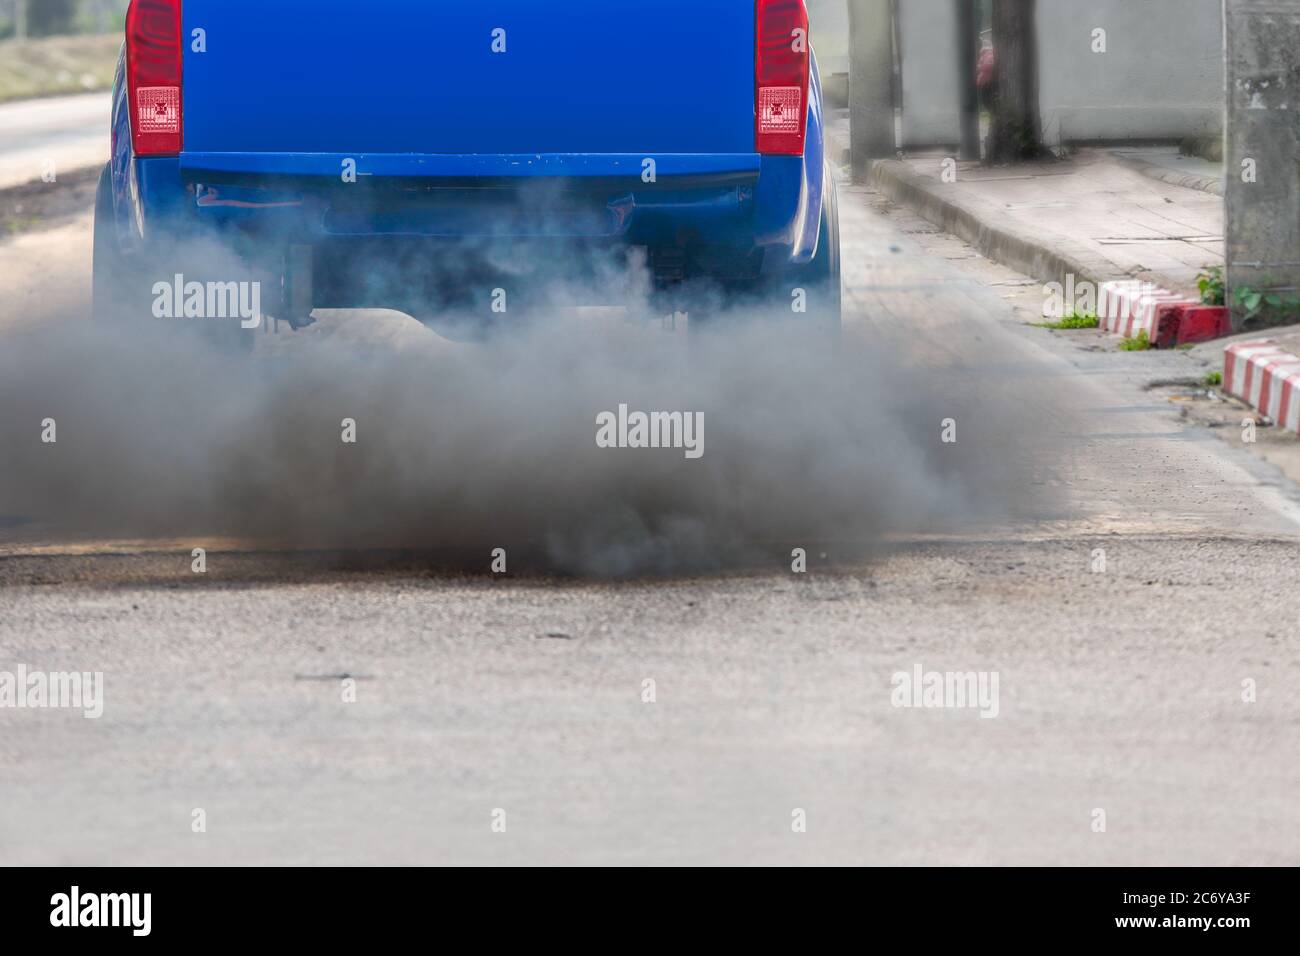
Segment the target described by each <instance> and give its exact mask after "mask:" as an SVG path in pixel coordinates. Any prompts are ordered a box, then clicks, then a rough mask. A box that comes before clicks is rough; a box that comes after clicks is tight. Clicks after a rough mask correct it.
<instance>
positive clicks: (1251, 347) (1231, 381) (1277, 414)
mask: <svg viewBox="0 0 1300 956" xmlns="http://www.w3.org/2000/svg"><path fill="white" fill-rule="evenodd" d="M1223 390H1224V391H1225V392H1227V393H1228V394H1229V395H1231V396H1233V397H1234V398H1239V399H1241V400H1242V401H1243V402H1245V403H1246V404H1247V405H1249V406H1250V407H1251V408H1254V409H1256V410H1257V411H1258V412H1259V413H1260V414H1261V415H1265V416H1267V417H1268V418H1271V419H1272V420H1273V422H1274V423H1275V424H1276V425H1277V426H1278V427H1279V428H1282V429H1285V430H1286V431H1289V432H1296V433H1297V434H1300V355H1296V354H1295V353H1294V352H1290V351H1288V350H1287V349H1284V348H1282V347H1281V346H1279V345H1278V344H1277V343H1276V342H1271V341H1268V340H1260V341H1255V342H1238V343H1236V344H1235V345H1229V346H1228V348H1227V349H1225V350H1224V353H1223Z"/></svg>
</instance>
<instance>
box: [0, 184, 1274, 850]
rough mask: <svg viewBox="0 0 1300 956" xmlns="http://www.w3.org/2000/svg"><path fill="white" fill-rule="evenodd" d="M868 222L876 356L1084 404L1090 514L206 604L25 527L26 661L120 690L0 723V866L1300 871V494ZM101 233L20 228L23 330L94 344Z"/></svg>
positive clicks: (343, 578)
mask: <svg viewBox="0 0 1300 956" xmlns="http://www.w3.org/2000/svg"><path fill="white" fill-rule="evenodd" d="M842 205H843V211H842V218H843V230H844V254H845V273H846V274H845V283H846V310H847V319H846V322H847V326H848V330H849V332H850V334H852V335H858V336H867V337H870V338H872V339H873V341H876V342H878V343H881V347H882V348H883V347H884V345H883V343H892V344H893V346H894V347H897V348H898V349H901V350H903V351H905V352H906V353H907V354H908V355H909V356H910V359H911V360H912V361H913V362H915V363H916V364H917V365H918V367H926V368H930V369H940V370H943V371H944V373H945V374H948V375H952V376H960V377H965V378H967V379H970V380H972V381H976V382H980V383H984V385H983V387H986V388H987V389H990V390H995V391H997V392H998V393H999V394H1001V395H1004V396H1006V397H1008V398H1010V399H1012V400H1014V402H1015V403H1016V404H1017V405H1021V406H1036V407H1042V408H1050V409H1051V411H1052V416H1051V422H1052V423H1053V424H1052V427H1054V428H1056V429H1058V431H1059V435H1058V436H1056V437H1057V438H1059V439H1060V441H1059V443H1058V444H1059V449H1060V455H1061V459H1060V461H1059V462H1057V464H1058V465H1059V466H1060V467H1059V469H1058V471H1057V477H1055V478H1052V479H1050V480H1049V486H1048V487H1047V489H1046V491H1047V493H1048V495H1049V496H1050V497H1052V498H1054V499H1055V500H1056V502H1057V503H1058V504H1059V506H1060V507H1059V510H1058V513H1057V514H1055V515H1054V516H1053V517H1051V518H1048V519H1041V520H1014V521H1006V522H1002V523H994V524H988V525H985V526H982V527H979V528H976V529H972V530H970V531H968V532H963V533H949V534H942V535H922V534H916V535H907V534H902V535H897V536H896V537H895V540H894V542H893V544H894V547H893V548H892V549H891V550H890V551H889V552H888V553H887V554H885V555H884V556H882V557H879V558H878V559H876V560H869V561H868V560H860V561H857V560H855V561H852V562H848V563H842V564H837V565H834V566H831V567H821V566H817V567H814V568H813V569H812V571H811V572H810V573H809V574H807V575H794V574H791V573H790V569H789V567H785V566H777V567H773V568H771V569H770V570H764V569H761V568H759V569H752V568H751V569H744V570H736V571H733V572H728V573H718V574H713V575H699V576H674V577H669V578H666V579H662V578H659V579H648V580H632V581H619V580H595V579H589V578H584V577H582V576H576V577H575V576H566V577H551V576H545V575H542V576H531V577H530V576H527V575H525V576H523V577H520V578H512V579H508V580H494V579H492V578H491V577H490V576H489V575H487V574H480V573H475V574H450V573H443V572H439V571H436V570H431V569H430V568H429V566H427V565H424V564H422V563H421V561H420V559H419V557H418V556H416V557H411V556H409V555H405V556H398V557H394V556H389V555H384V554H371V555H364V554H358V555H352V556H343V557H339V556H337V555H327V556H322V555H313V554H293V553H268V552H263V551H259V550H256V549H253V550H232V551H230V552H229V553H219V554H210V555H209V560H210V561H212V562H213V564H214V566H215V570H213V571H212V572H211V573H210V574H209V575H208V576H206V577H205V578H204V579H203V580H201V581H196V579H195V576H194V575H193V574H191V573H190V565H189V560H190V559H189V552H188V548H184V547H183V546H182V545H180V544H178V543H177V542H174V541H143V542H134V543H129V544H128V543H124V542H121V541H113V542H98V541H93V540H87V541H68V540H66V539H64V538H61V537H58V536H53V535H51V536H50V537H48V538H43V537H36V538H33V537H32V536H31V534H30V533H29V532H22V533H20V530H21V529H10V532H9V535H8V540H7V541H3V548H2V549H0V554H3V555H4V556H3V557H0V670H3V669H5V668H7V667H11V665H14V664H16V663H19V662H25V663H26V664H28V665H29V666H42V665H43V666H45V667H46V668H48V669H50V670H56V669H59V668H61V667H63V668H69V669H71V668H75V669H79V670H101V671H103V672H105V674H106V689H105V712H104V715H103V717H102V718H100V719H98V720H85V719H83V718H82V717H81V716H80V714H76V713H70V712H66V711H38V710H24V711H19V710H12V709H11V710H0V730H2V732H0V768H3V769H0V862H5V863H88V864H103V863H131V864H150V863H164V864H181V863H216V864H224V863H230V864H234V863H286V864H287V863H336V864H357V863H475V864H477V863H542V862H547V863H627V864H630V863H665V864H666V863H686V864H706V863H718V862H727V863H845V864H848V863H864V864H1030V863H1035V864H1049V865H1093V864H1124V865H1132V864H1146V865H1165V864H1169V865H1211V864H1232V865H1237V864H1253V865H1259V864H1291V865H1294V864H1296V863H1298V862H1300V843H1298V841H1297V836H1296V834H1297V832H1298V826H1300V801H1297V800H1296V797H1295V795H1296V794H1297V793H1298V792H1300V765H1298V764H1297V761H1296V760H1295V756H1296V752H1297V748H1296V728H1297V726H1298V725H1300V724H1298V721H1300V704H1298V703H1297V697H1296V691H1295V688H1296V687H1297V686H1300V659H1298V656H1297V653H1296V643H1295V641H1296V617H1295V609H1296V603H1295V599H1294V595H1295V586H1296V581H1297V580H1300V505H1298V503H1297V502H1298V500H1300V499H1298V497H1297V491H1296V488H1295V486H1294V485H1292V484H1290V483H1289V482H1287V481H1286V480H1285V479H1283V478H1282V477H1281V476H1280V475H1279V474H1278V473H1277V472H1275V471H1273V470H1272V469H1271V468H1270V467H1269V466H1267V465H1266V464H1263V463H1261V462H1260V460H1259V459H1258V458H1256V457H1254V456H1252V455H1251V454H1249V453H1248V452H1247V451H1245V450H1243V449H1242V448H1241V447H1240V446H1234V444H1233V443H1231V442H1227V441H1224V440H1222V439H1221V438H1220V437H1218V436H1216V435H1215V434H1213V433H1212V432H1210V431H1208V430H1205V429H1201V428H1198V427H1196V426H1194V425H1191V424H1189V423H1188V421H1187V420H1185V419H1184V418H1182V417H1181V416H1180V414H1179V412H1178V408H1177V406H1176V403H1173V402H1170V401H1169V400H1168V399H1167V397H1166V396H1164V395H1163V394H1162V393H1159V392H1154V393H1153V392H1151V391H1147V390H1145V389H1144V386H1145V385H1146V383H1147V382H1148V381H1150V380H1151V379H1152V378H1154V377H1158V376H1159V375H1161V374H1163V367H1162V366H1161V365H1160V363H1161V362H1166V361H1168V360H1169V359H1168V357H1160V356H1143V355H1129V354H1120V353H1117V352H1116V351H1114V350H1113V347H1111V348H1107V349H1100V348H1091V347H1085V346H1081V344H1080V340H1079V339H1077V338H1072V337H1062V336H1053V335H1051V334H1050V333H1048V332H1045V331H1042V330H1039V329H1033V328H1029V327H1027V326H1026V325H1025V324H1024V323H1023V321H1022V320H1021V318H1020V317H1019V316H1018V315H1017V313H1016V311H1015V307H1016V305H1017V304H1020V303H1022V302H1024V301H1026V300H1032V299H1034V298H1039V299H1041V296H1040V293H1039V291H1038V290H1037V289H1035V288H1034V287H1033V286H1032V285H1028V284H1026V283H1025V282H1024V280H1022V279H1020V278H1019V277H1016V276H1014V275H1013V274H1011V273H1007V272H1006V271H1005V270H1001V269H999V268H997V267H994V266H992V265H990V264H989V263H987V262H984V261H982V260H979V259H976V258H973V257H972V256H971V255H970V253H969V251H967V250H965V249H964V247H962V246H961V244H960V243H957V242H955V241H953V240H949V239H945V238H944V237H941V236H936V235H934V234H933V230H931V229H928V228H927V227H925V226H924V225H922V224H920V223H918V222H917V221H916V220H914V219H911V218H910V217H908V216H906V215H904V214H902V213H900V212H898V211H897V210H892V209H889V208H887V207H885V206H884V204H883V203H882V202H881V201H880V200H879V199H878V198H877V197H875V196H874V195H872V194H870V193H867V192H864V191H863V190H860V189H849V190H846V191H845V193H844V195H843V202H842ZM89 233H90V218H89V216H88V214H82V215H79V216H75V217H73V218H71V219H69V220H67V221H64V222H59V223H54V224H52V225H51V228H49V229H48V230H45V231H41V232H37V233H30V234H27V235H23V236H18V237H16V238H13V239H10V240H7V241H6V242H5V245H4V254H3V256H0V261H3V263H4V265H3V269H4V270H5V272H4V273H3V274H0V287H3V288H5V289H6V291H7V292H8V291H9V290H11V289H16V290H18V291H17V292H16V294H15V295H14V296H13V297H12V298H10V299H9V302H8V304H7V305H6V307H5V309H4V311H3V313H0V323H7V324H10V325H12V324H14V323H18V322H21V323H24V324H28V325H30V324H40V323H58V322H74V321H81V319H80V318H79V317H80V316H81V315H82V314H83V313H84V309H85V301H84V300H85V295H86V286H87V283H86V276H87V275H88V261H89V259H88V256H89ZM918 381H919V380H918ZM882 454H888V452H887V451H885V450H882ZM0 534H4V532H3V531H0ZM1099 549H1101V550H1104V551H1105V555H1106V559H1107V560H1106V570H1105V571H1104V572H1103V573H1093V572H1094V569H1095V561H1096V554H1097V551H1098V550H1099ZM916 665H920V666H922V667H923V668H924V669H926V670H927V671H928V670H936V671H980V672H988V673H994V672H995V673H997V674H998V675H999V678H1000V688H1001V690H1000V706H999V713H998V715H997V717H996V718H995V719H983V718H981V717H980V716H979V714H978V713H976V712H974V711H972V710H955V709H950V710H926V709H916V708H903V707H896V706H894V705H893V702H892V701H891V679H892V675H894V674H895V673H898V672H910V671H911V670H912V668H913V667H914V666H916ZM347 679H353V680H355V685H354V686H355V702H348V703H345V702H344V701H343V697H344V689H345V687H346V686H347V685H345V684H344V681H345V680H347ZM647 680H653V681H654V685H653V686H654V700H653V702H647V701H646V700H645V687H646V686H647V685H646V684H645V681H647ZM1243 681H1253V682H1254V686H1255V687H1256V688H1257V695H1256V698H1255V700H1254V702H1253V703H1248V702H1245V701H1243V686H1244V685H1243ZM196 810H202V811H203V815H202V819H203V820H204V822H205V830H204V832H195V824H194V821H195V820H196V819H198V817H196V814H195V811H196ZM497 811H504V814H500V813H498V812H497ZM798 811H803V814H804V819H806V828H805V830H804V832H797V831H798V827H796V826H792V822H797V821H798V820H799V819H800V817H799V813H798ZM1097 811H1104V814H1105V817H1104V819H1105V828H1104V831H1099V828H1098V826H1097V822H1098V820H1099V819H1101V818H1100V817H1099V816H1098V813H1097ZM500 821H504V824H505V826H504V832H497V830H499V829H500V826H498V827H497V828H496V829H494V826H493V824H494V822H500Z"/></svg>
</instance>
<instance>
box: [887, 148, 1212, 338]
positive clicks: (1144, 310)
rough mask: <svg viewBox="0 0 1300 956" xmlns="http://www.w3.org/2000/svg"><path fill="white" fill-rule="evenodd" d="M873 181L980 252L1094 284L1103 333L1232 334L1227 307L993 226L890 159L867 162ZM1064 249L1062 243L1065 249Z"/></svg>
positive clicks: (1042, 276)
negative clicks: (1114, 272)
mask: <svg viewBox="0 0 1300 956" xmlns="http://www.w3.org/2000/svg"><path fill="white" fill-rule="evenodd" d="M871 183H872V185H874V186H875V187H876V188H877V189H879V190H880V191H881V192H882V193H883V194H884V195H885V196H887V197H888V198H889V199H891V200H893V201H894V202H897V203H900V204H902V205H905V206H907V207H909V208H910V209H912V210H913V211H915V212H916V213H917V214H918V215H920V216H921V217H922V218H924V219H925V220H927V221H928V222H931V223H933V224H934V225H936V226H938V227H939V228H940V229H942V230H944V231H945V232H948V233H950V234H952V235H954V236H956V237H958V238H959V239H962V240H964V241H965V242H967V243H969V244H970V245H971V246H974V247H975V249H976V250H977V251H978V252H979V253H980V254H981V255H983V256H985V257H987V258H989V259H992V260H994V261H995V262H1000V263H1002V264H1003V265H1005V266H1009V267H1010V268H1012V269H1015V270H1016V271H1017V272H1023V273H1024V274H1025V275H1027V276H1030V277H1032V278H1034V279H1038V280H1039V281H1042V282H1059V283H1061V285H1062V287H1064V286H1065V285H1066V284H1067V283H1069V282H1071V281H1073V283H1074V284H1075V286H1077V285H1078V284H1079V283H1080V282H1089V283H1091V284H1092V285H1093V286H1094V287H1095V288H1096V289H1097V300H1098V301H1097V317H1098V319H1099V322H1100V327H1101V328H1102V329H1104V330H1106V331H1109V332H1113V333H1115V334H1117V335H1122V336H1124V337H1125V338H1133V337H1135V336H1137V335H1139V334H1140V333H1142V332H1146V333H1147V337H1148V339H1149V340H1150V342H1151V344H1152V345H1153V346H1155V347H1156V348H1173V347H1174V346H1175V345H1187V344H1191V343H1195V342H1206V341H1209V340H1211V339H1215V338H1221V337H1222V336H1225V335H1230V334H1231V333H1232V320H1231V316H1230V314H1229V311H1228V310H1227V309H1226V308H1223V307H1220V306H1205V305H1203V304H1202V303H1201V302H1200V301H1199V300H1197V299H1191V298H1188V297H1187V296H1186V295H1180V294H1178V293H1174V292H1170V291H1169V290H1167V289H1162V288H1160V287H1159V286H1157V285H1154V284H1153V283H1150V282H1143V281H1141V280H1137V279H1122V280H1118V281H1112V280H1108V279H1107V278H1106V275H1107V274H1108V273H1109V272H1110V270H1111V269H1113V265H1112V264H1111V263H1109V262H1107V261H1106V260H1104V259H1102V258H1101V257H1099V256H1097V255H1096V254H1095V253H1093V252H1092V250H1090V249H1088V248H1086V247H1084V246H1078V247H1076V248H1070V244H1069V243H1068V242H1058V243H1054V244H1053V245H1052V246H1048V245H1046V244H1044V243H1038V242H1034V241H1033V240H1030V239H1026V238H1025V237H1024V236H1022V235H1020V234H1018V233H1014V232H1011V231H1010V230H1006V229H1001V228H998V227H996V226H991V225H989V224H988V223H986V222H984V221H983V220H981V219H980V216H979V213H977V212H976V211H974V210H973V209H971V208H970V207H968V206H966V205H964V204H963V203H962V202H961V201H960V200H958V199H956V198H955V197H951V196H945V195H943V194H942V188H941V187H937V186H936V185H935V184H934V183H933V182H931V181H930V180H929V179H927V178H925V177H922V176H919V175H918V174H917V173H915V172H913V171H912V170H911V169H910V168H909V167H908V166H907V164H906V163H902V162H899V161H898V160H893V159H880V160H876V161H875V162H874V163H872V165H871ZM1062 247H1064V248H1062ZM1071 276H1073V279H1072V280H1071V278H1070V277H1071Z"/></svg>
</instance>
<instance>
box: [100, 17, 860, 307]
mask: <svg viewBox="0 0 1300 956" xmlns="http://www.w3.org/2000/svg"><path fill="white" fill-rule="evenodd" d="M214 243H215V244H217V248H220V249H221V250H223V251H224V250H229V251H230V253H231V254H232V256H233V257H234V259H235V260H236V261H238V262H241V263H244V264H246V266H247V268H248V269H249V270H250V273H249V274H251V275H255V276H256V277H257V278H258V279H259V280H260V281H261V283H262V287H263V289H264V290H265V294H264V295H263V297H262V308H263V309H265V311H266V314H267V315H271V316H274V317H275V318H276V319H278V320H282V321H285V322H288V323H289V324H290V325H291V326H293V327H295V328H297V327H300V326H302V325H305V324H308V323H310V322H311V312H312V309H314V308H361V307H376V308H394V309H398V310H401V311H404V312H407V313H409V314H410V315H412V316H414V317H415V318H417V319H420V320H422V321H425V322H428V323H430V324H436V322H437V320H438V317H439V316H440V315H443V314H445V313H447V312H448V310H451V309H458V310H460V311H461V312H464V311H466V310H468V311H469V312H470V313H471V314H473V313H474V312H475V311H476V310H477V311H479V312H481V313H482V314H483V315H484V316H485V320H486V316H487V315H488V314H489V310H490V296H491V293H492V291H493V290H494V285H493V283H492V282H491V281H485V282H479V281H477V278H478V274H479V273H480V272H483V273H484V274H488V273H491V272H492V270H493V269H494V268H496V266H497V265H499V262H500V255H499V254H487V253H488V252H499V248H500V245H501V244H503V243H519V244H521V245H525V244H531V245H532V246H533V247H534V248H538V247H540V248H544V249H547V250H555V249H559V248H569V247H573V248H582V249H585V250H597V251H599V252H601V253H602V254H605V253H609V254H615V255H627V250H629V249H638V250H640V251H639V253H638V255H639V256H640V258H639V259H638V261H639V262H644V264H645V266H646V267H647V268H648V270H649V271H650V272H652V274H653V280H654V283H653V287H654V289H655V290H656V292H657V294H658V295H660V296H662V297H664V299H665V301H672V297H673V296H674V295H678V294H684V293H689V292H690V291H691V290H698V289H701V288H709V289H713V290H719V289H720V290H723V291H724V292H725V297H717V296H715V297H714V298H713V299H712V300H711V301H714V302H717V301H719V299H720V298H722V300H723V301H726V302H728V303H731V302H735V301H746V299H747V297H748V298H752V300H753V301H755V302H758V303H765V304H766V305H767V306H768V307H770V308H772V309H774V310H780V311H783V312H785V313H788V314H794V315H795V316H796V317H797V318H798V319H799V320H800V321H804V320H805V319H806V320H807V321H808V322H809V323H810V324H812V323H814V322H816V323H818V324H822V325H825V326H827V327H833V328H835V329H838V326H839V313H840V280H839V258H840V256H839V223H838V213H837V203H836V187H835V180H834V178H833V176H832V174H831V172H830V165H829V163H828V161H827V156H826V150H825V145H824V140H823V116H822V97H821V84H820V80H819V77H818V73H817V64H816V60H815V57H814V55H813V52H812V49H811V46H810V42H809V23H808V12H807V7H806V5H805V2H804V0H656V2H655V3H653V4H650V5H648V6H647V5H643V4H634V3H631V2H626V0H551V2H545V3H544V2H539V0H492V2H484V0H477V2H465V0H369V2H367V3H361V4H346V5H345V4H342V3H336V2H331V0H132V2H131V5H130V9H129V12H128V14H127V21H126V43H125V45H124V48H123V54H122V58H121V62H120V64H119V67H118V73H117V83H116V86H115V91H114V97H113V117H112V159H111V162H110V163H109V164H108V166H107V167H106V168H105V170H104V172H103V175H102V178H101V181H100V184H99V193H98V197H97V203H96V219H95V250H94V257H95V265H94V287H95V290H94V291H95V303H96V305H95V308H96V311H97V312H112V311H119V312H120V311H136V310H143V311H147V310H148V308H149V306H148V303H149V302H150V301H151V300H152V299H153V290H154V289H155V287H156V286H157V284H158V283H159V282H160V281H162V282H170V281H171V280H172V277H173V274H176V275H182V274H184V275H187V276H188V275H192V274H193V273H194V272H196V271H197V272H199V273H202V272H203V270H204V269H213V265H212V261H213V259H212V256H211V255H210V254H207V253H204V254H201V255H199V254H195V253H193V252H191V253H190V254H189V256H188V258H187V256H186V252H185V251H184V250H187V249H189V250H196V249H197V250H211V249H212V248H213V247H214V246H213V244H214ZM476 253H483V254H481V255H477V254H476ZM521 258H526V257H521ZM561 258H563V257H561ZM584 258H586V257H585V256H569V257H568V261H576V260H579V259H584ZM440 264H441V266H442V267H438V266H439V265H440ZM218 271H220V270H218ZM381 277H382V280H383V281H380V279H381ZM471 277H474V278H473V279H471ZM215 278H219V279H232V278H234V277H233V276H229V275H227V274H220V275H217V276H216V277H215ZM514 279H515V281H516V282H520V281H522V280H520V278H519V275H518V274H517V273H516V274H515V275H514ZM684 301H686V302H687V303H690V302H691V301H693V300H691V299H690V298H689V297H688V298H687V299H685V300H684ZM701 301H703V300H702V299H701ZM687 308H688V309H689V308H690V305H689V304H688V305H687ZM701 310H702V311H703V308H702V307H701ZM154 314H157V312H156V311H155V313H154ZM692 317H693V318H694V313H693V314H692ZM241 324H246V323H241Z"/></svg>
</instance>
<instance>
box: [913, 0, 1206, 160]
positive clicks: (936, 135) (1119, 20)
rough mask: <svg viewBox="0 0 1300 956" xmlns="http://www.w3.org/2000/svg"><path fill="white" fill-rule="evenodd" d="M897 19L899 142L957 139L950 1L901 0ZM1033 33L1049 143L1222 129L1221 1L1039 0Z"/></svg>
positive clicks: (923, 143)
mask: <svg viewBox="0 0 1300 956" xmlns="http://www.w3.org/2000/svg"><path fill="white" fill-rule="evenodd" d="M899 20H900V22H899V33H900V45H901V47H902V61H903V143H904V145H905V146H910V147H917V146H939V145H943V146H950V145H952V144H955V143H956V142H957V141H958V139H959V138H960V131H959V127H958V93H957V73H956V70H957V65H956V64H957V53H956V43H957V41H956V24H955V20H956V10H955V7H954V0H903V2H902V3H900V4H899ZM1095 29H1104V30H1105V31H1106V52H1105V53H1094V52H1092V44H1093V31H1094V30H1095ZM1038 34H1039V44H1040V46H1039V54H1040V55H1039V60H1040V86H1039V90H1040V97H1041V104H1042V109H1043V132H1044V138H1045V139H1046V141H1047V143H1048V145H1057V144H1059V143H1061V142H1087V141H1090V140H1093V141H1095V140H1129V139H1182V138H1184V137H1189V136H1212V135H1218V134H1220V133H1221V132H1222V130H1223V101H1224V88H1223V0H1038Z"/></svg>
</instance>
